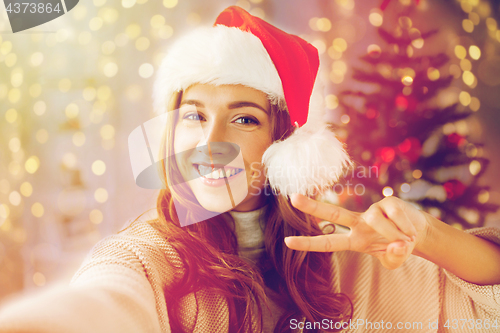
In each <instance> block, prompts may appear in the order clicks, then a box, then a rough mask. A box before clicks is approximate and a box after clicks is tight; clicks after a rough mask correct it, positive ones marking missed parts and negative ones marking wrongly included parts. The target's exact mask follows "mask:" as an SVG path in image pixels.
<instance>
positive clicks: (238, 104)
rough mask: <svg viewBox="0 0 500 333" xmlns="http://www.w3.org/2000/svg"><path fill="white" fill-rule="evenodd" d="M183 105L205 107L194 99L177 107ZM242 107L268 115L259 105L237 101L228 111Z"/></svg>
mask: <svg viewBox="0 0 500 333" xmlns="http://www.w3.org/2000/svg"><path fill="white" fill-rule="evenodd" d="M184 104H189V105H194V106H197V107H200V108H204V107H205V105H204V104H203V103H202V102H200V101H198V100H195V99H186V100H184V101H182V102H181V104H180V105H179V107H180V106H182V105H184ZM244 107H252V108H256V109H259V110H262V111H264V112H265V113H266V114H269V111H267V110H266V109H264V108H263V107H262V106H260V105H259V104H256V103H253V102H247V101H238V102H233V103H230V104H229V105H228V109H238V108H244Z"/></svg>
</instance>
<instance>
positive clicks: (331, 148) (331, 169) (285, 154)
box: [262, 123, 352, 197]
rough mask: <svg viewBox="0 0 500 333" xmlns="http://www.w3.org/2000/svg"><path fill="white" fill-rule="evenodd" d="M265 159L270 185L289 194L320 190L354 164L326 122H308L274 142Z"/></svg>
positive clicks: (264, 156) (287, 195)
mask: <svg viewBox="0 0 500 333" xmlns="http://www.w3.org/2000/svg"><path fill="white" fill-rule="evenodd" d="M262 163H263V164H264V165H265V170H266V176H267V179H268V180H269V184H270V185H271V188H272V189H273V190H275V191H277V192H278V193H280V194H282V195H284V196H286V197H289V196H290V195H291V194H292V193H300V194H303V195H307V196H312V195H314V194H317V193H319V192H321V191H322V190H324V189H325V188H328V187H331V186H333V185H334V184H335V182H337V181H338V179H339V178H340V176H341V175H342V173H343V172H344V170H345V169H346V168H349V167H352V162H351V160H350V158H349V155H347V153H346V152H345V150H344V147H343V145H342V143H341V142H340V141H339V140H338V139H337V138H336V137H335V134H334V133H333V132H332V131H331V130H330V129H329V128H328V127H327V125H326V124H325V123H322V124H320V125H317V126H316V125H315V127H314V128H312V126H308V124H306V125H304V126H302V127H300V128H298V129H296V130H295V132H294V133H293V134H292V135H291V136H290V137H288V138H287V139H286V140H284V141H276V142H274V143H273V144H272V145H271V146H270V147H269V148H268V149H267V150H266V151H265V152H264V155H263V156H262Z"/></svg>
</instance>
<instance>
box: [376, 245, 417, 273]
mask: <svg viewBox="0 0 500 333" xmlns="http://www.w3.org/2000/svg"><path fill="white" fill-rule="evenodd" d="M409 249H410V244H409V243H408V242H404V241H397V242H393V243H391V244H389V245H388V246H387V250H386V254H385V255H384V256H383V257H381V258H380V261H381V263H382V265H383V266H384V267H385V268H387V269H396V268H398V267H400V266H401V265H402V264H403V263H404V262H405V261H406V259H407V258H408V256H409V253H408V252H409Z"/></svg>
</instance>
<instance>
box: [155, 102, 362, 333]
mask: <svg viewBox="0 0 500 333" xmlns="http://www.w3.org/2000/svg"><path fill="white" fill-rule="evenodd" d="M181 96H182V92H181V93H178V94H175V95H174V96H172V99H171V101H170V103H169V106H168V111H173V110H176V109H177V108H178V106H179V103H180V100H181ZM271 109H272V110H271V131H272V133H271V135H272V139H273V141H275V140H283V139H286V138H287V137H288V136H289V135H291V133H292V132H293V130H294V127H293V126H292V125H291V123H290V117H289V115H288V112H286V111H285V110H281V109H278V107H276V106H272V107H271ZM176 118H177V116H176V112H169V118H168V124H169V125H167V129H166V133H165V140H164V141H163V142H166V144H165V147H164V151H163V154H164V157H167V156H174V155H173V137H174V136H173V134H174V127H175V124H176V122H177V119H176ZM166 159H167V158H164V159H163V161H164V163H163V164H162V169H161V173H162V177H163V178H164V179H163V181H164V183H165V185H168V184H172V181H173V179H174V178H175V177H179V175H180V172H179V170H178V167H177V163H176V162H175V161H174V160H169V161H165V160H166ZM175 183H176V184H179V182H175ZM165 187H166V189H163V190H161V191H160V194H159V196H158V199H157V211H158V216H159V219H158V220H152V221H150V224H151V225H152V226H153V227H155V228H156V229H157V230H159V231H160V232H161V233H162V234H163V235H164V237H165V238H166V240H167V241H168V242H169V244H171V245H172V247H173V248H174V249H175V250H176V251H177V252H178V255H179V257H180V258H181V260H182V262H183V267H184V274H183V276H182V277H181V278H179V279H177V281H175V282H174V283H173V284H172V285H170V286H168V287H167V290H166V302H167V308H168V310H169V322H170V326H171V328H172V331H173V332H183V326H182V324H181V320H180V304H179V303H180V302H179V301H180V299H181V298H182V297H184V296H186V295H188V294H190V293H193V292H197V291H199V290H201V289H203V288H210V289H211V290H212V291H215V292H216V293H218V294H220V295H222V296H224V297H225V298H226V300H227V304H228V308H229V331H230V332H261V331H262V325H263V323H262V305H265V306H266V307H268V303H267V298H266V295H265V292H264V285H267V286H268V287H269V288H272V289H273V290H275V291H276V292H277V293H278V294H279V295H282V297H283V299H282V304H281V305H282V306H284V307H286V308H285V313H284V314H283V315H282V317H281V318H280V319H279V321H278V323H277V325H276V327H275V330H274V331H275V332H285V331H289V328H290V320H291V319H292V318H296V319H297V320H299V321H300V320H303V319H304V317H305V318H306V319H307V320H309V321H311V322H321V321H322V320H323V319H327V320H328V321H329V322H330V320H332V321H333V322H334V323H335V322H345V321H347V320H348V319H350V318H351V317H352V311H353V309H352V303H351V301H350V300H349V298H348V297H347V296H346V295H344V294H336V293H335V292H334V289H333V267H332V261H331V256H332V254H331V253H320V252H303V251H294V250H291V249H289V248H288V247H287V246H286V245H285V243H284V238H285V237H286V236H296V235H320V234H322V233H321V230H320V229H319V227H318V225H317V223H316V222H315V220H314V219H313V218H312V217H311V216H309V215H306V214H304V213H303V212H301V211H299V210H297V209H295V208H294V207H293V206H292V205H291V203H290V201H289V200H288V199H287V198H285V197H284V196H282V195H279V194H277V193H274V192H273V191H270V189H269V185H268V184H267V183H266V185H265V188H264V189H263V190H265V193H266V194H265V195H266V200H267V203H268V204H267V206H266V209H265V211H264V219H265V221H266V228H265V231H264V238H265V248H266V252H267V256H268V258H269V260H270V262H271V263H272V269H270V270H269V271H267V272H266V273H265V274H264V276H262V274H261V272H260V271H258V270H257V269H256V268H254V267H252V266H251V265H250V264H248V263H247V262H246V261H244V260H243V259H242V258H240V257H239V256H238V242H237V238H236V235H235V232H234V230H235V225H234V220H233V218H232V217H231V215H230V214H229V213H223V214H221V215H218V216H215V217H212V218H210V219H207V220H205V221H202V222H199V223H195V224H191V225H188V226H184V227H181V224H180V221H179V218H178V216H177V212H176V206H177V203H176V205H174V199H175V200H177V202H180V203H182V205H183V206H185V207H187V208H188V209H187V211H195V209H196V207H197V206H199V204H198V203H197V201H196V199H195V197H194V194H193V193H192V192H191V191H190V189H189V187H188V186H187V185H185V186H181V187H180V189H179V187H178V186H177V187H176V191H175V192H174V191H172V190H171V189H169V186H165ZM176 192H182V193H176ZM177 207H178V206H177ZM200 253H202V254H203V255H200ZM280 303H281V301H280ZM255 318H257V322H255ZM314 331H316V330H314ZM326 331H339V329H333V330H326Z"/></svg>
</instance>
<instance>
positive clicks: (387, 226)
mask: <svg viewBox="0 0 500 333" xmlns="http://www.w3.org/2000/svg"><path fill="white" fill-rule="evenodd" d="M361 217H362V219H363V220H364V221H365V222H366V224H367V225H368V226H370V227H371V228H372V229H373V230H375V231H376V232H377V233H379V234H380V235H382V236H383V237H385V238H386V239H387V240H389V241H390V242H394V241H396V240H407V241H408V242H410V241H411V238H410V237H409V236H407V235H405V234H404V233H403V232H401V230H399V229H398V228H397V226H396V225H395V224H394V223H393V221H391V220H389V219H388V218H387V217H386V216H385V215H384V214H383V213H382V210H381V209H380V207H379V206H378V205H372V206H370V208H368V210H367V211H366V212H364V213H363V214H362V215H361Z"/></svg>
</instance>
